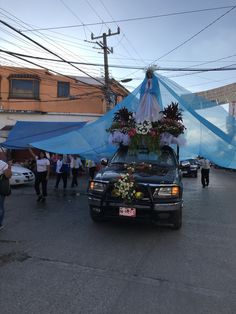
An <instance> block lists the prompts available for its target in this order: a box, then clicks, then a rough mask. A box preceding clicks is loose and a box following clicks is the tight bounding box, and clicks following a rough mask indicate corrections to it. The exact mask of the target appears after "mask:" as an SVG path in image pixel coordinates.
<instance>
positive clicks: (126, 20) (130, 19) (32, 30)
mask: <svg viewBox="0 0 236 314" xmlns="http://www.w3.org/2000/svg"><path fill="white" fill-rule="evenodd" d="M233 7H234V6H232V5H231V6H222V7H214V8H205V9H199V10H190V11H181V12H173V13H166V14H158V15H151V16H144V17H134V18H129V19H119V20H115V21H114V20H113V21H102V22H96V23H87V24H75V25H67V26H56V27H45V28H32V29H27V30H21V31H22V32H34V31H39V30H40V31H44V30H53V29H66V28H75V27H84V26H94V25H101V24H111V23H122V22H131V21H138V20H149V19H156V18H162V17H168V16H175V15H183V14H192V13H200V12H206V11H215V10H223V9H228V8H233Z"/></svg>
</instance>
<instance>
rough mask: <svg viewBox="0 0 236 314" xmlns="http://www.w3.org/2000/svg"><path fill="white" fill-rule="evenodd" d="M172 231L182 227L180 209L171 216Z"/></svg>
mask: <svg viewBox="0 0 236 314" xmlns="http://www.w3.org/2000/svg"><path fill="white" fill-rule="evenodd" d="M171 222H172V229H173V230H179V229H180V228H181V227H182V208H181V209H180V210H178V211H176V212H175V213H173V214H172V217H171Z"/></svg>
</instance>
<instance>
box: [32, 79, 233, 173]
mask: <svg viewBox="0 0 236 314" xmlns="http://www.w3.org/2000/svg"><path fill="white" fill-rule="evenodd" d="M155 79H157V81H158V84H156V85H155V86H156V94H157V99H158V103H159V105H160V106H161V108H165V107H166V106H167V105H169V104H170V103H171V102H177V103H178V104H179V107H180V109H181V110H182V114H183V122H184V125H185V126H186V132H185V139H186V144H185V146H182V147H181V148H180V156H181V157H182V158H184V156H192V155H200V156H203V157H205V158H208V159H209V160H211V161H212V162H214V163H216V164H217V165H219V166H222V167H226V168H233V169H236V121H235V118H234V117H233V116H230V115H229V114H228V112H227V111H226V110H225V109H224V108H223V107H221V106H219V105H218V104H217V103H216V102H214V101H209V100H207V99H204V98H202V97H199V96H197V95H195V94H192V93H191V92H190V91H188V90H186V89H185V88H183V87H181V86H180V85H178V84H177V83H175V82H173V81H172V80H170V79H168V78H166V77H164V76H161V75H159V74H155ZM145 80H146V78H145V79H144V81H143V83H142V84H141V85H140V86H138V87H137V88H136V89H135V90H134V91H133V92H132V93H131V94H130V95H128V96H127V97H126V98H125V99H124V100H123V101H122V102H120V103H119V104H118V105H117V106H115V107H114V108H113V109H112V110H110V111H109V112H108V113H107V114H105V115H104V116H103V117H101V118H99V119H98V120H96V121H95V122H92V123H90V124H87V125H86V126H84V127H83V128H81V129H78V130H74V131H72V132H70V133H67V134H63V135H60V136H57V137H55V138H49V139H46V140H41V141H32V142H31V145H32V146H34V147H37V148H40V149H44V150H46V151H50V152H57V153H64V154H72V153H78V154H80V155H82V156H84V157H86V158H90V159H99V158H101V157H109V156H110V155H111V154H112V153H114V151H115V150H116V147H115V146H113V145H111V144H109V143H108V137H109V134H108V132H107V131H106V130H107V129H108V128H109V127H110V126H111V123H112V120H113V117H114V113H115V112H116V111H118V110H119V109H121V108H122V107H125V108H127V109H128V110H129V111H133V112H136V111H137V108H138V106H139V99H140V92H141V90H142V86H143V84H144V83H145Z"/></svg>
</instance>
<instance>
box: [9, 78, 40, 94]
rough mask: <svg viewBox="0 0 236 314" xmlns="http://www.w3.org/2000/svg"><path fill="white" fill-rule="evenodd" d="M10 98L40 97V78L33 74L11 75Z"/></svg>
mask: <svg viewBox="0 0 236 314" xmlns="http://www.w3.org/2000/svg"><path fill="white" fill-rule="evenodd" d="M9 85H10V90H9V98H24V99H25V98H26V99H39V79H38V77H36V76H33V75H12V76H10V77H9Z"/></svg>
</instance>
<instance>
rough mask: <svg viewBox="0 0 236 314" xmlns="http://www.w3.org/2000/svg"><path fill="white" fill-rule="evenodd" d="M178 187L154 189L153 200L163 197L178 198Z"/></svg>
mask: <svg viewBox="0 0 236 314" xmlns="http://www.w3.org/2000/svg"><path fill="white" fill-rule="evenodd" d="M179 193H180V190H179V186H177V185H176V186H168V187H160V188H156V189H155V191H154V193H153V197H154V198H158V197H160V198H162V197H163V198H165V197H179Z"/></svg>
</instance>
